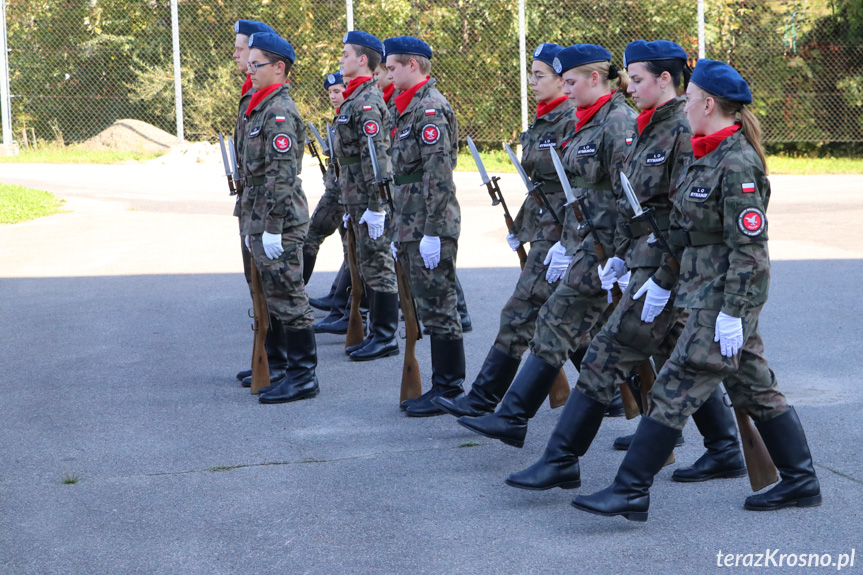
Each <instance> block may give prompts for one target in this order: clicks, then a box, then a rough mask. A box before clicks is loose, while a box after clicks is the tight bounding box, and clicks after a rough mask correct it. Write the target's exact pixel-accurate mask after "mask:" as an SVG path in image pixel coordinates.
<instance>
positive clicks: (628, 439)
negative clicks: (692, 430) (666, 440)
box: [614, 416, 686, 451]
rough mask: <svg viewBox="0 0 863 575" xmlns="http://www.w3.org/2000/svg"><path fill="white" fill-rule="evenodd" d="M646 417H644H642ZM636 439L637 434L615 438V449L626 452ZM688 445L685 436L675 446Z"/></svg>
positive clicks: (678, 439)
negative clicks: (634, 438)
mask: <svg viewBox="0 0 863 575" xmlns="http://www.w3.org/2000/svg"><path fill="white" fill-rule="evenodd" d="M642 417H644V416H642ZM633 437H635V434H634V433H633V434H631V435H621V436H620V437H617V438H615V440H614V448H615V449H617V450H618V451H626V450H627V449H629V445H630V444H631V443H632V438H633ZM684 443H686V442H685V441H684V439H683V435H681V436H680V437H678V438H677V443H675V444H674V447H680V446H681V445H683V444H684Z"/></svg>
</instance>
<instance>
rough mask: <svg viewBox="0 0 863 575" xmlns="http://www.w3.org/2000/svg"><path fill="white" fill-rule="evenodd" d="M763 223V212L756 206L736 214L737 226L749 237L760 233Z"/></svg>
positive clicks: (764, 221) (762, 229)
mask: <svg viewBox="0 0 863 575" xmlns="http://www.w3.org/2000/svg"><path fill="white" fill-rule="evenodd" d="M765 223H766V220H765V217H764V212H762V211H761V210H759V209H758V208H746V209H745V210H743V211H742V212H740V215H739V216H737V226H738V227H739V228H740V231H741V232H743V233H744V234H746V235H747V236H749V237H755V236H758V235H761V232H763V231H764V225H765Z"/></svg>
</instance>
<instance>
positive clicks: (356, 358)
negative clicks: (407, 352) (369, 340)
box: [348, 348, 400, 361]
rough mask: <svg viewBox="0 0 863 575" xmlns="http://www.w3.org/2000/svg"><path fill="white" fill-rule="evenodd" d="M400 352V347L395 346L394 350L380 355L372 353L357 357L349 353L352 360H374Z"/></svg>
mask: <svg viewBox="0 0 863 575" xmlns="http://www.w3.org/2000/svg"><path fill="white" fill-rule="evenodd" d="M354 353H356V352H354ZM399 353H400V351H399V348H395V349H392V350H390V351H387V352H385V353H381V354H378V355H372V356H369V357H356V356H354V355H353V354H351V355H349V356H348V357H349V358H350V359H351V361H372V360H374V359H381V358H383V357H392V356H394V355H398V354H399Z"/></svg>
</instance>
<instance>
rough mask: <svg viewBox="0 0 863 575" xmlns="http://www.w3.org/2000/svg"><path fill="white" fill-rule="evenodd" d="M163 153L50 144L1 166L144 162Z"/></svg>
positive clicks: (4, 161)
mask: <svg viewBox="0 0 863 575" xmlns="http://www.w3.org/2000/svg"><path fill="white" fill-rule="evenodd" d="M161 155H162V153H148V152H125V151H115V150H87V149H85V148H82V147H80V146H62V145H59V144H49V145H45V146H40V147H39V148H37V149H29V150H21V151H20V152H19V154H18V155H17V156H8V157H0V164H117V163H120V162H143V161H145V160H152V159H153V158H158V157H159V156H161Z"/></svg>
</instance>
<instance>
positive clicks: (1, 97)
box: [0, 0, 14, 146]
mask: <svg viewBox="0 0 863 575" xmlns="http://www.w3.org/2000/svg"><path fill="white" fill-rule="evenodd" d="M0 108H2V118H0V120H2V122H0V123H2V126H3V145H4V146H8V145H11V144H12V140H13V139H14V138H13V137H12V97H11V95H10V94H9V50H8V49H7V46H6V0H0Z"/></svg>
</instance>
